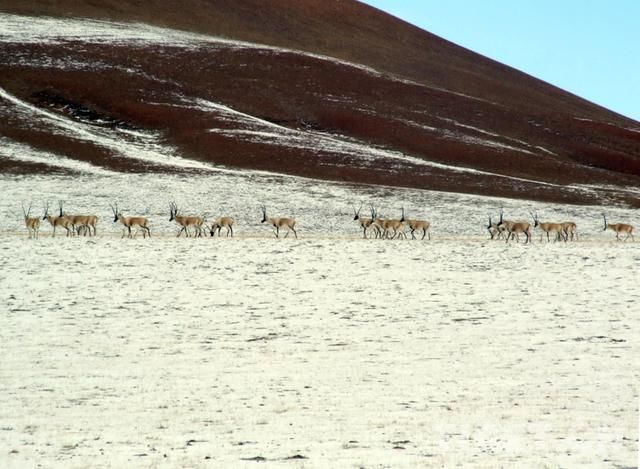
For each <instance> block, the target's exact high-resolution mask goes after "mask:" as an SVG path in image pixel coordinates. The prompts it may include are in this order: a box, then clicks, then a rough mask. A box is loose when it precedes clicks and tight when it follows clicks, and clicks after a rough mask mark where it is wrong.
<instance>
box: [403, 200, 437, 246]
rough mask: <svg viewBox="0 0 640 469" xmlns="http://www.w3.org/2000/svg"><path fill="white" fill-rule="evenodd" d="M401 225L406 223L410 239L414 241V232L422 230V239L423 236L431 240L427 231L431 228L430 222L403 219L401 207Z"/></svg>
mask: <svg viewBox="0 0 640 469" xmlns="http://www.w3.org/2000/svg"><path fill="white" fill-rule="evenodd" d="M400 222H401V223H406V224H407V225H408V226H409V229H410V230H411V239H416V237H415V235H414V234H413V233H414V232H415V231H418V230H422V238H420V239H424V237H425V235H427V234H428V235H429V239H431V232H430V231H429V229H430V228H431V222H429V221H426V220H406V219H405V218H404V207H402V218H400Z"/></svg>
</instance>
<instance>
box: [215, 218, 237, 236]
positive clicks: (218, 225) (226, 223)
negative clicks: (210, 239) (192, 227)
mask: <svg viewBox="0 0 640 469" xmlns="http://www.w3.org/2000/svg"><path fill="white" fill-rule="evenodd" d="M234 222H235V220H234V219H233V217H219V218H217V219H216V220H215V221H214V222H213V223H212V224H211V228H210V232H211V236H213V235H214V234H215V232H216V230H218V237H220V231H222V228H223V227H225V228H226V229H227V236H229V233H231V237H232V238H233V224H234Z"/></svg>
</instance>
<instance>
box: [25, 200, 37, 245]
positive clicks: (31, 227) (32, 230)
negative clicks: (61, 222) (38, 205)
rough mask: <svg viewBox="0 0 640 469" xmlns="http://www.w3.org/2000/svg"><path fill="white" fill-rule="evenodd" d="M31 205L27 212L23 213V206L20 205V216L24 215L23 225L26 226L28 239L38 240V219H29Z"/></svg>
mask: <svg viewBox="0 0 640 469" xmlns="http://www.w3.org/2000/svg"><path fill="white" fill-rule="evenodd" d="M31 205H32V204H29V210H27V211H26V212H25V211H24V204H22V214H23V215H24V224H25V225H26V226H27V230H28V231H29V238H35V239H38V230H39V229H40V218H38V217H30V216H29V215H31Z"/></svg>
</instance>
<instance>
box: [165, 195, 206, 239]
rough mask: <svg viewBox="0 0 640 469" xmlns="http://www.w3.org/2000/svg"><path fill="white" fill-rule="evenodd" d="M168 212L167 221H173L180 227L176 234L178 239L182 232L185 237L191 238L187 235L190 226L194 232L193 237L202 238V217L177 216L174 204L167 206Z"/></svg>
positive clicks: (176, 208) (176, 207)
mask: <svg viewBox="0 0 640 469" xmlns="http://www.w3.org/2000/svg"><path fill="white" fill-rule="evenodd" d="M169 211H170V212H171V216H170V217H169V221H173V220H175V221H176V223H177V224H178V225H180V226H181V227H182V229H181V230H180V231H179V232H178V237H179V236H180V235H181V234H182V232H183V231H184V232H185V233H186V235H187V236H191V235H190V233H189V227H190V226H192V227H193V229H194V231H195V235H194V236H202V225H203V224H204V217H193V216H192V217H187V216H184V215H178V206H177V205H176V203H175V202H171V203H170V204H169Z"/></svg>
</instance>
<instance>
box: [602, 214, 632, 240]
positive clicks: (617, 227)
mask: <svg viewBox="0 0 640 469" xmlns="http://www.w3.org/2000/svg"><path fill="white" fill-rule="evenodd" d="M602 217H603V218H604V231H607V229H609V230H612V231H615V233H616V239H617V240H618V241H626V240H627V239H628V238H629V236H631V241H635V238H634V237H633V230H634V229H635V228H634V226H633V225H629V224H627V223H614V224H612V223H607V216H606V215H605V214H604V213H603V214H602ZM620 233H626V234H627V236H625V238H624V239H623V240H621V239H620Z"/></svg>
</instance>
